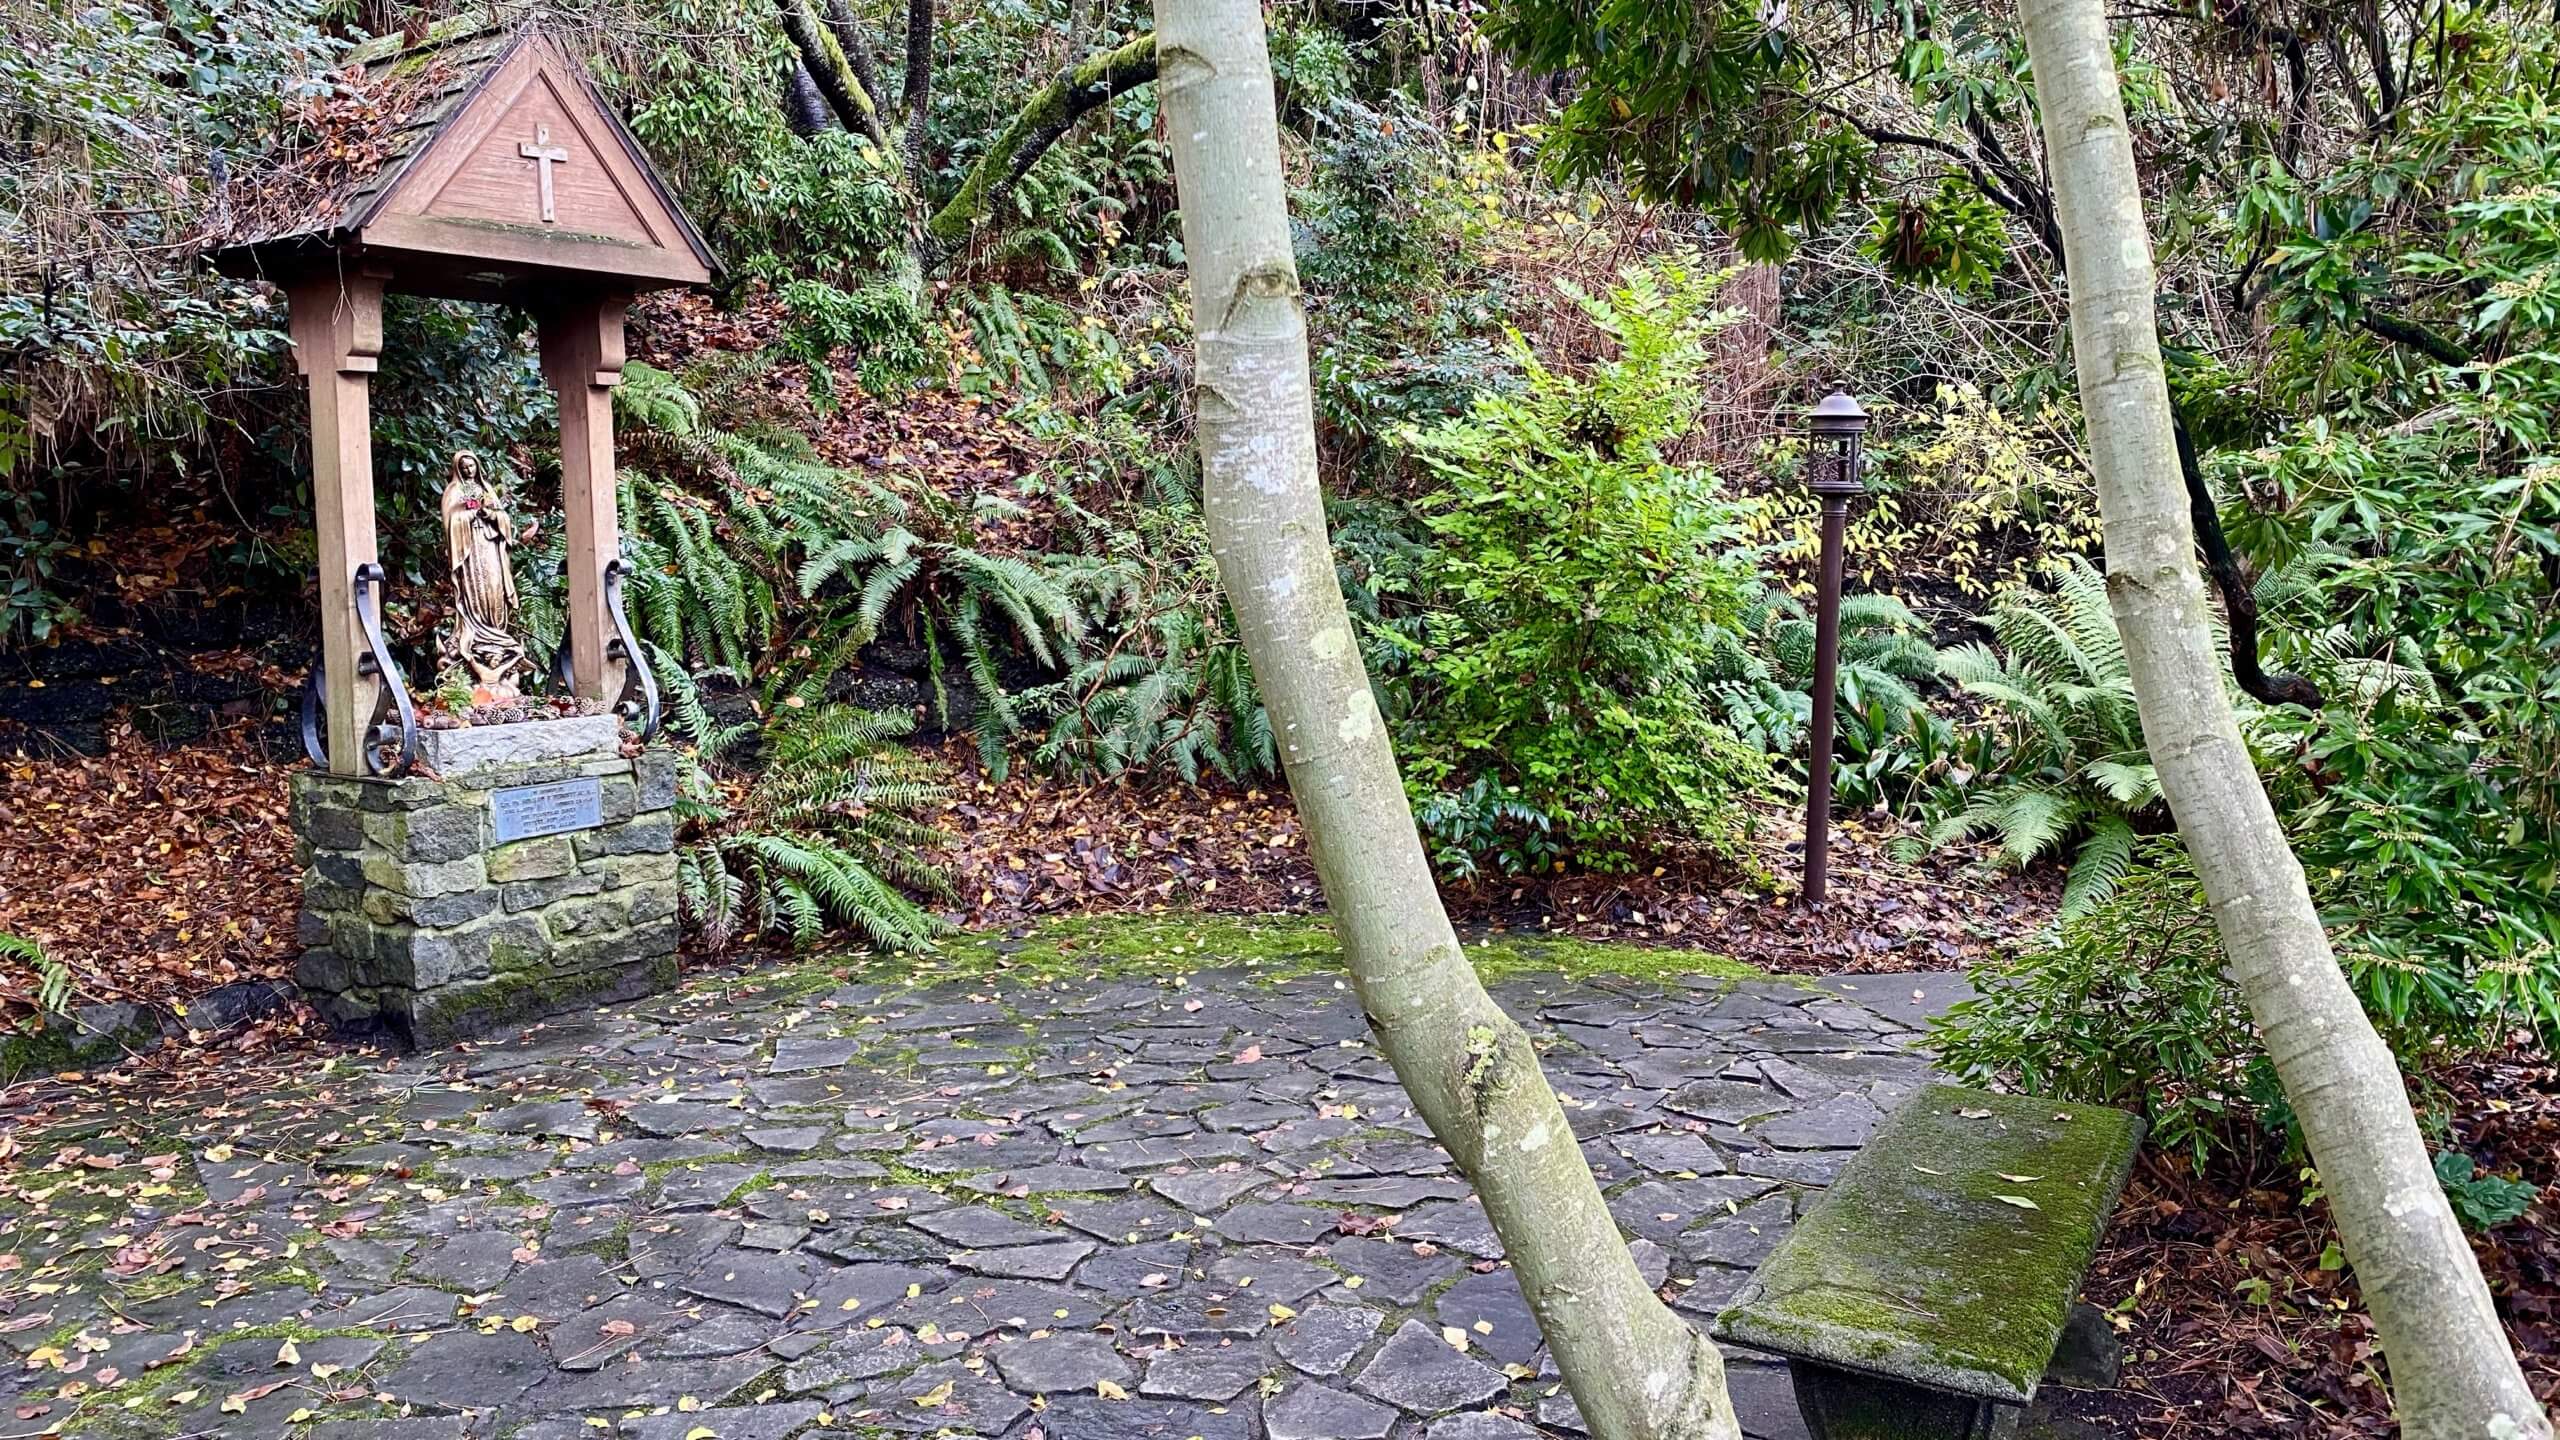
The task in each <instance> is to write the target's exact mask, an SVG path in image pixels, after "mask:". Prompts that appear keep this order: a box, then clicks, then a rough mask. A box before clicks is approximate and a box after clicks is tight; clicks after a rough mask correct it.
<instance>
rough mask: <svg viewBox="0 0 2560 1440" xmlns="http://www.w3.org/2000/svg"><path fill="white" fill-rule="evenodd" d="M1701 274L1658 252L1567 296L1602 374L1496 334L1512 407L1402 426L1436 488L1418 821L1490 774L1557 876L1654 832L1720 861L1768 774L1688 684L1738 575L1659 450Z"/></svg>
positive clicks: (1742, 566) (1738, 836) (1728, 614)
mask: <svg viewBox="0 0 2560 1440" xmlns="http://www.w3.org/2000/svg"><path fill="white" fill-rule="evenodd" d="M1720 279H1721V277H1720V276H1718V275H1715V274H1711V273H1708V272H1704V271H1701V270H1699V269H1698V268H1696V266H1695V265H1694V264H1693V263H1691V262H1689V261H1688V260H1686V259H1682V258H1670V259H1665V260H1661V261H1657V262H1656V263H1655V264H1653V265H1652V266H1650V267H1647V268H1641V269H1633V270H1629V271H1628V272H1627V273H1626V276H1625V281H1624V283H1623V284H1622V285H1621V286H1620V287H1619V288H1617V289H1616V290H1614V291H1612V292H1611V293H1609V294H1607V295H1604V296H1585V295H1579V294H1577V295H1576V297H1575V298H1576V299H1577V300H1578V301H1579V302H1580V303H1581V304H1582V306H1583V308H1584V309H1585V310H1586V311H1587V312H1588V313H1589V314H1590V316H1591V318H1592V320H1593V322H1594V323H1595V324H1596V325H1597V326H1598V327H1599V328H1600V329H1601V330H1602V331H1603V332H1604V333H1605V334H1607V335H1608V336H1610V337H1611V338H1612V339H1613V340H1614V341H1615V342H1616V344H1617V347H1618V353H1617V354H1616V355H1615V356H1614V357H1613V358H1610V359H1607V360H1604V361H1600V362H1598V363H1596V364H1594V365H1592V366H1591V367H1589V369H1588V370H1586V371H1585V372H1583V373H1581V374H1575V375H1568V374H1561V373H1558V372H1556V371H1553V370H1550V369H1548V368H1547V367H1546V366H1545V365H1543V364H1541V363H1540V362H1539V361H1538V359H1537V358H1536V357H1535V356H1534V355H1532V354H1531V353H1529V351H1528V348H1527V347H1526V346H1525V345H1524V344H1521V343H1519V342H1518V341H1517V340H1516V338H1515V341H1514V351H1515V355H1516V357H1517V359H1518V361H1519V363H1520V366H1521V368H1522V371H1523V373H1524V374H1525V376H1526V377H1527V383H1526V385H1525V386H1524V387H1523V388H1522V389H1521V390H1519V391H1518V392H1516V393H1511V394H1489V395H1484V396H1480V397H1478V398H1477V400H1476V402H1475V404H1474V405H1473V407H1472V408H1471V409H1470V410H1469V412H1468V414H1467V415H1466V416H1465V417H1464V418H1462V419H1458V420H1452V421H1449V422H1446V423H1443V424H1441V425H1438V426H1435V427H1433V428H1431V429H1429V430H1418V431H1417V430H1407V431H1405V432H1403V434H1402V441H1403V443H1404V445H1405V446H1406V447H1407V448H1408V449H1409V450H1410V451H1411V453H1412V454H1413V455H1414V456H1415V457H1416V458H1417V459H1419V460H1420V461H1421V463H1422V464H1423V465H1424V466H1426V467H1428V469H1429V470H1430V471H1431V472H1432V473H1433V474H1434V475H1436V476H1437V477H1438V478H1439V479H1440V480H1441V481H1443V482H1444V488H1443V489H1441V490H1440V491H1437V492H1435V493H1434V494H1432V495H1430V496H1428V497H1426V498H1425V499H1424V500H1423V501H1422V502H1420V505H1419V510H1420V513H1421V515H1422V518H1423V523H1424V525H1425V526H1426V528H1427V529H1428V530H1429V532H1430V534H1431V536H1432V538H1433V540H1434V541H1435V542H1436V544H1437V545H1438V547H1439V555H1438V559H1437V563H1436V564H1434V565H1431V566H1429V567H1427V572H1428V576H1429V581H1428V583H1429V590H1428V592H1427V593H1426V594H1425V595H1424V596H1423V597H1422V599H1423V600H1424V601H1425V606H1426V608H1425V614H1424V619H1423V623H1422V626H1421V634H1420V636H1419V638H1418V639H1417V640H1414V641H1411V642H1409V643H1410V644H1411V646H1412V655H1411V660H1410V664H1409V667H1408V669H1407V670H1406V672H1405V683H1406V685H1407V687H1408V688H1409V691H1410V694H1409V696H1408V699H1407V702H1406V704H1405V705H1404V706H1403V707H1402V713H1403V720H1402V734H1401V735H1400V737H1399V738H1400V740H1401V749H1402V753H1403V754H1404V756H1405V759H1406V766H1407V769H1406V774H1407V777H1408V782H1409V783H1410V784H1411V786H1412V787H1413V788H1414V790H1415V792H1416V796H1417V800H1418V801H1419V802H1421V803H1420V805H1419V807H1418V808H1423V809H1426V810H1428V809H1432V808H1434V807H1435V805H1440V806H1442V807H1443V808H1445V802H1438V801H1436V799H1435V797H1438V796H1441V795H1443V794H1444V793H1445V794H1450V795H1459V794H1464V793H1467V792H1469V790H1470V787H1475V786H1478V785H1479V783H1480V782H1482V781H1486V780H1490V781H1491V782H1493V785H1494V786H1495V787H1497V790H1498V791H1499V793H1500V794H1501V795H1502V797H1503V798H1504V800H1505V802H1506V803H1507V804H1509V805H1514V806H1517V807H1523V808H1522V813H1527V812H1534V813H1535V814H1536V815H1538V816H1541V817H1544V822H1545V823H1544V825H1543V826H1539V827H1533V828H1539V829H1542V830H1543V831H1545V832H1548V833H1551V834H1552V835H1553V837H1554V839H1555V842H1556V843H1557V846H1558V851H1559V858H1560V859H1567V860H1570V861H1571V862H1573V863H1578V864H1582V865H1587V866H1592V867H1597V868H1614V867H1621V866H1625V865H1627V864H1630V863H1632V857H1633V851H1634V850H1635V849H1636V848H1637V847H1639V846H1640V845H1641V844H1643V843H1645V842H1647V841H1650V840H1653V839H1656V838H1659V837H1661V836H1664V835H1669V834H1673V833H1677V834H1679V835H1681V836H1684V837H1689V838H1694V839H1696V840H1698V841H1700V842H1702V843H1704V844H1705V845H1707V846H1708V847H1709V848H1711V849H1714V850H1717V851H1720V852H1721V853H1723V854H1725V855H1727V856H1729V857H1731V858H1734V859H1737V860H1739V859H1742V858H1743V851H1742V837H1743V831H1744V826H1745V823H1746V817H1745V811H1744V809H1743V801H1744V799H1745V798H1746V797H1748V796H1749V795H1751V794H1753V793H1755V792H1756V791H1757V790H1758V789H1759V788H1760V787H1761V786H1763V785H1764V784H1766V782H1767V780H1768V764H1767V760H1766V758H1765V757H1764V756H1763V755H1762V753H1761V751H1760V750H1759V749H1758V747H1756V746H1752V745H1749V744H1746V743H1745V742H1743V741H1742V740H1741V739H1739V738H1737V737H1736V736H1735V735H1734V734H1733V733H1732V732H1731V731H1729V730H1727V729H1726V728H1725V727H1724V726H1723V725H1721V724H1719V723H1718V722H1717V721H1716V720H1715V719H1714V718H1713V713H1714V712H1713V708H1712V705H1711V697H1710V695H1709V694H1708V690H1707V675H1708V666H1709V664H1710V661H1711V659H1712V657H1713V654H1714V652H1715V649H1716V646H1717V643H1718V642H1717V632H1718V630H1719V629H1720V628H1721V627H1724V626H1727V625H1730V624H1732V623H1734V622H1735V621H1736V620H1738V619H1739V618H1740V617H1741V615H1742V614H1743V612H1744V610H1745V608H1746V606H1747V605H1748V603H1749V601H1750V598H1751V597H1752V596H1753V595H1754V594H1755V593H1756V581H1755V578H1754V575H1753V572H1752V568H1751V562H1750V557H1749V555H1748V553H1747V552H1746V551H1744V550H1743V549H1742V547H1740V546H1739V545H1738V544H1737V543H1736V541H1735V530H1736V513H1737V512H1736V507H1735V506H1734V505H1733V504H1731V503H1730V502H1727V501H1725V500H1723V499H1722V498H1720V497H1719V496H1718V494H1717V491H1716V484H1715V479H1714V477H1713V476H1712V475H1711V474H1709V473H1708V472H1707V471H1706V470H1705V469H1703V468H1702V467H1697V466H1690V465H1679V464H1674V463H1672V462H1670V461H1668V460H1666V459H1664V458H1663V454H1662V447H1663V446H1664V445H1665V444H1667V443H1668V442H1669V441H1671V440H1673V439H1674V438H1676V437H1678V436H1680V435H1681V434H1683V433H1685V431H1686V430H1687V427H1688V424H1689V421H1690V418H1691V416H1692V414H1693V412H1694V408H1695V406H1696V403H1697V395H1698V388H1697V387H1698V380H1699V377H1700V374H1701V372H1702V371H1703V370H1704V368H1705V367H1706V365H1707V363H1708V350H1707V339H1708V337H1709V336H1710V335H1711V334H1712V333H1713V332H1714V331H1715V330H1716V328H1717V327H1718V326H1719V325H1720V324H1721V323H1722V321H1723V319H1724V317H1723V316H1721V315H1718V314H1716V313H1715V312H1713V311H1712V310H1711V309H1710V308H1709V307H1710V305H1711V303H1712V300H1713V297H1714V295H1715V291H1716V287H1717V285H1718V283H1719V281H1720ZM1497 828H1504V827H1500V826H1497ZM1508 828H1510V829H1512V830H1513V831H1515V832H1519V831H1520V826H1518V825H1516V824H1515V825H1511V826H1509V827H1508ZM1522 833H1525V832H1522ZM1469 843H1470V848H1472V847H1473V842H1469ZM1492 848H1494V850H1495V851H1496V853H1497V854H1498V855H1500V856H1502V857H1503V858H1504V859H1505V861H1506V863H1509V862H1510V861H1511V860H1512V859H1516V858H1517V857H1516V856H1514V855H1512V854H1511V852H1509V851H1506V850H1504V849H1503V848H1502V847H1500V846H1495V847H1492Z"/></svg>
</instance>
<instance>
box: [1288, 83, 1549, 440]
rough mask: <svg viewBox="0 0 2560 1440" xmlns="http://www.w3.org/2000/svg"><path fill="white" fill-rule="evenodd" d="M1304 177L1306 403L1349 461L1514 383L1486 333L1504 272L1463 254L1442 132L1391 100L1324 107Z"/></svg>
mask: <svg viewBox="0 0 2560 1440" xmlns="http://www.w3.org/2000/svg"><path fill="white" fill-rule="evenodd" d="M1315 128H1316V131H1317V134H1318V136H1319V139H1318V143H1317V147H1316V156H1315V166H1314V178H1313V181H1312V183H1311V184H1310V185H1309V186H1308V187H1307V189H1306V190H1305V191H1303V192H1302V193H1301V194H1300V195H1299V196H1298V198H1297V204H1296V207H1295V210H1296V213H1297V215H1298V216H1299V217H1300V223H1299V227H1298V234H1297V250H1298V256H1297V258H1298V275H1299V279H1300V281H1301V282H1302V283H1303V284H1304V285H1305V286H1306V290H1307V297H1308V306H1309V309H1310V311H1311V312H1312V317H1313V320H1312V324H1313V334H1312V336H1311V344H1310V352H1311V357H1312V361H1313V379H1314V383H1315V389H1316V409H1317V417H1318V419H1319V420H1320V421H1321V422H1322V423H1323V426H1324V430H1325V433H1326V437H1327V439H1328V441H1329V443H1330V444H1331V445H1332V446H1333V447H1334V448H1335V449H1336V450H1337V451H1340V452H1344V453H1346V454H1347V457H1348V459H1349V461H1350V463H1351V465H1352V466H1353V467H1354V468H1357V467H1359V466H1361V465H1363V464H1364V463H1366V462H1368V461H1370V460H1373V459H1382V460H1386V461H1388V462H1393V461H1395V460H1397V459H1400V458H1403V457H1402V456H1401V455H1400V454H1399V453H1398V452H1397V451H1395V450H1392V449H1388V450H1384V451H1381V450H1378V449H1376V448H1375V442H1377V441H1379V440H1380V439H1382V438H1385V437H1387V436H1390V435H1392V434H1393V433H1394V432H1395V431H1396V430H1397V429H1398V428H1399V427H1401V426H1405V425H1428V424H1434V423H1437V422H1439V421H1443V420H1447V419H1450V418H1452V417H1455V416H1457V415H1459V414H1461V413H1463V412H1464V411H1465V409H1466V407H1467V406H1468V404H1469V403H1470V402H1471V401H1472V400H1473V399H1474V398H1475V397H1476V396H1477V395H1478V394H1480V393H1482V392H1483V391H1485V390H1487V389H1498V388H1508V387H1509V386H1511V385H1512V384H1514V383H1516V380H1515V378H1514V372H1515V371H1516V369H1517V367H1518V356H1517V355H1516V354H1513V353H1510V352H1506V351H1505V350H1504V349H1502V348H1501V347H1500V346H1498V345H1496V344H1495V343H1493V341H1492V340H1491V339H1490V338H1489V334H1490V332H1491V331H1492V329H1493V327H1494V326H1495V324H1496V323H1497V322H1498V320H1499V316H1500V302H1501V299H1502V293H1501V286H1500V284H1499V283H1498V280H1497V279H1496V277H1494V276H1493V275H1491V274H1489V273H1487V272H1486V271H1485V270H1484V269H1483V267H1481V266H1480V265H1478V264H1475V263H1473V261H1472V256H1471V255H1470V253H1469V245H1468V240H1469V233H1470V232H1469V227H1468V221H1467V210H1466V206H1465V203H1464V200H1463V198H1462V196H1461V194H1460V192H1459V189H1458V187H1457V185H1456V184H1455V183H1454V181H1453V179H1452V177H1451V174H1450V163H1449V155H1448V152H1447V150H1446V149H1445V148H1444V142H1443V141H1442V139H1441V138H1440V133H1439V131H1438V130H1437V128H1435V127H1434V126H1432V125H1430V124H1428V123H1426V122H1425V121H1424V120H1423V119H1422V118H1421V117H1420V116H1417V115H1414V114H1412V113H1410V112H1409V111H1407V110H1405V109H1403V108H1402V107H1401V105H1400V104H1399V105H1396V106H1391V107H1390V108H1387V109H1372V108H1371V107H1369V106H1367V105H1364V104H1362V103H1360V102H1359V101H1356V100H1348V99H1345V100H1339V101H1336V102H1335V103H1333V104H1332V105H1330V106H1328V107H1326V108H1325V109H1324V110H1323V111H1322V112H1321V113H1320V114H1319V115H1318V117H1317V120H1316V125H1315Z"/></svg>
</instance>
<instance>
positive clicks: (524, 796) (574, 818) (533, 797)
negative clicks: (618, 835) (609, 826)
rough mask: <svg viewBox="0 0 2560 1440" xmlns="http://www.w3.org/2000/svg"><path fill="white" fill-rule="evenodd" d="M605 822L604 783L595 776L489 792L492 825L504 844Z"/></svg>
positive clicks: (590, 827)
mask: <svg viewBox="0 0 2560 1440" xmlns="http://www.w3.org/2000/svg"><path fill="white" fill-rule="evenodd" d="M603 823H604V783H603V782H602V781H600V780H597V779H596V778H595V777H593V776H588V777H586V778H584V779H579V780H554V781H552V782H551V783H550V784H548V785H518V786H516V787H515V788H513V789H511V790H497V791H492V792H491V793H490V796H489V825H490V829H491V831H492V833H494V834H495V835H496V837H497V843H499V844H501V845H504V844H506V843H507V842H508V841H510V840H524V839H529V838H531V837H533V836H536V835H557V834H559V833H561V832H562V831H564V830H592V829H594V828H595V827H597V826H598V825H601V824H603Z"/></svg>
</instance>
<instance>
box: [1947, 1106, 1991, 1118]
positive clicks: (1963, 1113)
mask: <svg viewBox="0 0 2560 1440" xmlns="http://www.w3.org/2000/svg"><path fill="white" fill-rule="evenodd" d="M1956 1118H1957V1119H1959V1120H1988V1119H1990V1118H1991V1112H1990V1111H1988V1110H1974V1109H1964V1110H1959V1111H1957V1112H1956Z"/></svg>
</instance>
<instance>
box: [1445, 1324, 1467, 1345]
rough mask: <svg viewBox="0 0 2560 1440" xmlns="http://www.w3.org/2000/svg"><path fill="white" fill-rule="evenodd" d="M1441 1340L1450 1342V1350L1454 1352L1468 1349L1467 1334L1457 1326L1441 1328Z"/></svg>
mask: <svg viewBox="0 0 2560 1440" xmlns="http://www.w3.org/2000/svg"><path fill="white" fill-rule="evenodd" d="M1440 1338H1441V1339H1443V1340H1446V1341H1448V1342H1449V1348H1450V1349H1452V1350H1464V1349H1466V1348H1467V1332H1466V1331H1464V1330H1461V1329H1459V1328H1458V1327H1457V1326H1455V1325H1443V1326H1441V1327H1440Z"/></svg>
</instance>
